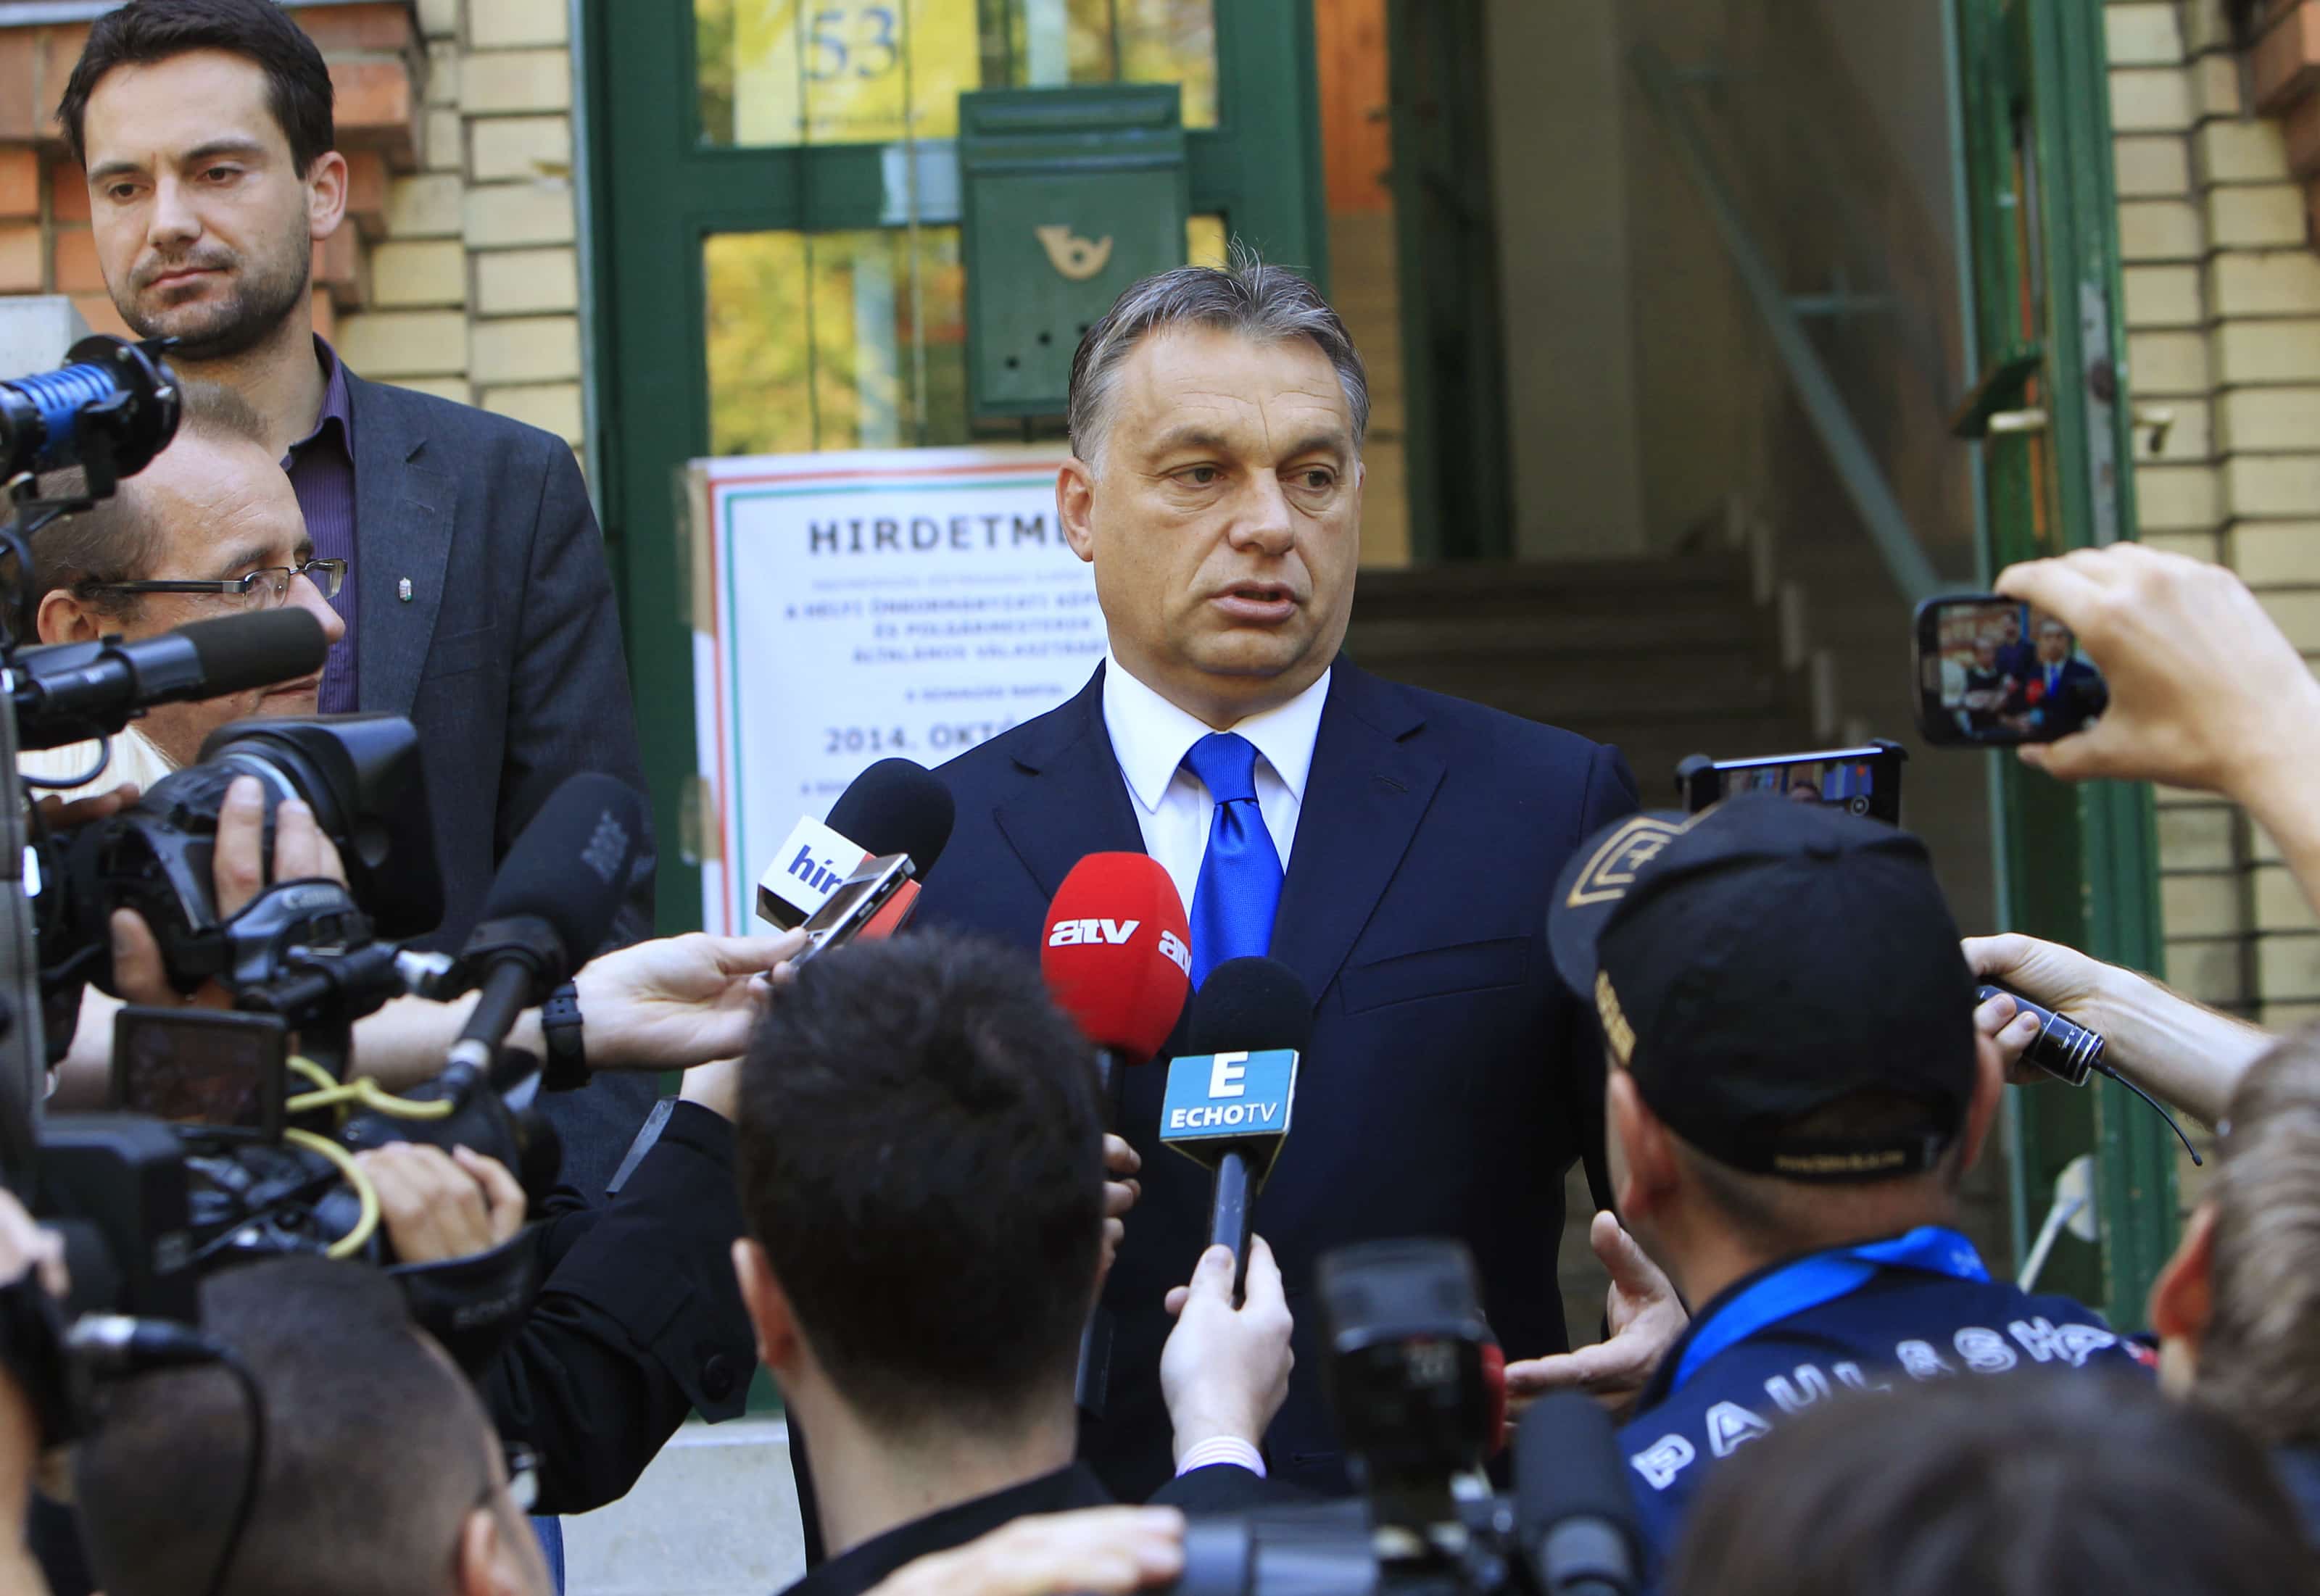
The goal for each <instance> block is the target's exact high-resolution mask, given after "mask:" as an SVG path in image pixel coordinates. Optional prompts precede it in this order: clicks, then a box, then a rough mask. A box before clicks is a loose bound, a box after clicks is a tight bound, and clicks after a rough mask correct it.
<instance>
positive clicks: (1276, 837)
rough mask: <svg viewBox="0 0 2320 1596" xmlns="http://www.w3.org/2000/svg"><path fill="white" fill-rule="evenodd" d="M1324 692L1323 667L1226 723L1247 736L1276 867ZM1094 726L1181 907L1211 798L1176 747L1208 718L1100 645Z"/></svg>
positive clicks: (1198, 734) (1300, 803)
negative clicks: (1282, 698)
mask: <svg viewBox="0 0 2320 1596" xmlns="http://www.w3.org/2000/svg"><path fill="white" fill-rule="evenodd" d="M1328 696H1329V672H1327V671H1324V672H1321V679H1320V680H1319V681H1316V682H1315V683H1314V684H1313V685H1312V686H1310V687H1309V688H1307V689H1306V690H1304V691H1303V692H1301V693H1299V694H1298V695H1297V696H1296V697H1295V698H1293V699H1290V700H1289V702H1287V703H1286V704H1281V705H1277V706H1275V707H1274V708H1271V709H1267V710H1264V711H1263V712H1262V713H1260V714H1256V715H1252V716H1250V717H1248V718H1247V719H1246V720H1243V721H1239V722H1237V723H1236V724H1235V725H1233V726H1229V727H1228V728H1227V729H1228V730H1229V731H1234V732H1237V733H1239V734H1240V735H1242V736H1244V737H1246V738H1247V739H1248V740H1249V741H1250V742H1251V743H1254V744H1256V807H1257V809H1258V811H1259V812H1260V813H1261V814H1263V815H1264V829H1265V831H1266V832H1267V833H1268V834H1271V836H1272V838H1273V849H1274V851H1275V852H1278V853H1279V854H1280V855H1281V869H1282V873H1283V874H1284V875H1285V874H1287V873H1288V870H1289V850H1290V846H1291V844H1292V843H1294V842H1295V841H1296V840H1297V816H1298V814H1299V812H1300V810H1301V809H1302V808H1303V807H1304V803H1305V778H1306V777H1307V775H1309V774H1310V772H1311V771H1312V769H1313V739H1314V738H1315V737H1316V736H1318V735H1319V733H1320V730H1321V706H1322V704H1323V703H1324V702H1325V701H1326V700H1327V699H1328ZM1103 726H1104V730H1105V731H1106V732H1107V733H1109V734H1110V737H1111V752H1112V754H1113V756H1114V757H1115V758H1117V759H1118V760H1119V773H1120V774H1121V775H1122V776H1125V777H1126V778H1127V779H1128V794H1129V796H1130V797H1132V798H1134V799H1135V800H1136V823H1137V825H1138V826H1140V827H1142V828H1143V832H1144V851H1145V852H1146V853H1149V854H1150V855H1152V857H1153V858H1155V859H1156V860H1158V861H1160V864H1161V867H1162V868H1163V869H1165V870H1166V871H1167V872H1168V875H1169V878H1170V879H1172V880H1174V882H1175V883H1176V895H1177V896H1178V897H1182V898H1183V900H1184V912H1185V913H1186V914H1187V915H1189V914H1191V913H1192V888H1193V887H1194V885H1195V884H1197V883H1198V882H1199V880H1200V879H1201V855H1202V854H1204V853H1206V852H1208V848H1209V821H1210V816H1213V815H1214V814H1215V813H1216V808H1217V800H1216V798H1215V797H1214V796H1213V795H1212V794H1210V791H1209V789H1208V788H1207V787H1206V786H1205V785H1204V784H1203V783H1202V782H1201V779H1200V778H1199V777H1198V776H1195V775H1193V774H1192V771H1188V770H1185V769H1184V768H1183V763H1184V755H1185V754H1187V753H1191V752H1192V744H1195V743H1197V742H1199V741H1200V740H1201V738H1203V737H1205V736H1207V735H1209V734H1210V732H1212V731H1214V730H1216V728H1215V727H1214V726H1210V725H1208V724H1207V723H1206V722H1204V721H1202V720H1201V718H1200V717H1198V716H1196V715H1192V714H1191V713H1189V712H1187V711H1186V710H1183V709H1180V708H1177V707H1176V706H1175V705H1174V704H1172V703H1170V702H1169V701H1168V700H1167V699H1164V698H1162V697H1161V696H1160V695H1159V694H1158V693H1156V692H1155V691H1154V690H1152V689H1151V688H1149V687H1147V686H1146V685H1145V684H1144V683H1143V682H1141V681H1137V679H1136V678H1135V677H1134V676H1132V675H1130V674H1129V673H1128V668H1127V667H1126V666H1124V665H1122V664H1121V663H1119V660H1118V659H1116V658H1114V657H1113V656H1112V655H1110V654H1105V656H1104V662H1103Z"/></svg>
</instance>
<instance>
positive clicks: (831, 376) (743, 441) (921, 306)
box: [702, 228, 967, 455]
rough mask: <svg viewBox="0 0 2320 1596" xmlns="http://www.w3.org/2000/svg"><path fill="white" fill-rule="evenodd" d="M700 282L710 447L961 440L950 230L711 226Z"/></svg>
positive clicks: (958, 275) (958, 316)
mask: <svg viewBox="0 0 2320 1596" xmlns="http://www.w3.org/2000/svg"><path fill="white" fill-rule="evenodd" d="M702 282H703V288H704V292H705V296H706V297H705V304H706V307H707V316H706V321H707V326H706V329H705V330H706V334H707V345H708V368H709V436H710V452H711V453H712V454H717V455H784V454H801V453H805V452H809V451H813V450H820V449H890V448H908V447H925V446H930V445H945V444H958V443H964V442H965V441H966V437H967V425H966V316H965V292H966V283H965V274H964V273H963V272H962V271H961V269H960V266H959V237H958V230H957V229H956V228H925V229H921V230H920V232H919V248H918V255H917V257H916V259H915V261H914V260H913V259H912V257H911V235H910V233H909V232H908V231H907V230H902V229H884V230H875V231H864V232H837V233H801V232H790V231H768V232H749V233H715V234H711V236H710V237H709V238H708V239H704V240H703V241H702Z"/></svg>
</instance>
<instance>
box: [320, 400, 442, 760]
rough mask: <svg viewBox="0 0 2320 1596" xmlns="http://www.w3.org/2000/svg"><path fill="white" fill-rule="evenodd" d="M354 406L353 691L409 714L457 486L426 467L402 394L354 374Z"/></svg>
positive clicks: (437, 602) (420, 436)
mask: <svg viewBox="0 0 2320 1596" xmlns="http://www.w3.org/2000/svg"><path fill="white" fill-rule="evenodd" d="M347 402H348V407H349V410H351V411H352V412H353V419H354V439H355V559H356V561H357V564H358V574H357V576H356V582H357V584H358V586H357V597H356V600H355V675H356V683H355V690H356V696H357V698H358V700H359V701H360V704H361V707H362V708H364V709H366V710H370V711H375V712H378V713H382V714H388V715H408V714H410V713H411V705H412V699H415V698H416V697H417V696H418V692H419V676H420V672H421V671H422V670H424V669H425V667H426V664H427V650H428V646H429V645H430V643H431V642H432V641H433V639H434V636H435V616H436V611H437V610H438V609H439V608H440V606H441V604H442V600H443V583H444V581H445V580H446V574H447V573H448V572H449V567H450V559H451V534H452V528H453V526H454V525H455V523H456V522H457V521H458V510H459V503H458V484H457V483H456V482H454V480H453V479H452V477H451V476H450V474H449V473H447V472H441V471H438V470H436V469H434V468H433V467H432V466H431V465H428V464H423V463H422V461H423V458H424V451H425V449H426V447H427V435H426V432H425V429H424V427H423V424H422V423H421V421H420V419H419V417H418V415H417V414H416V413H414V412H415V409H416V407H413V406H410V405H406V404H404V403H403V402H402V401H401V396H400V395H398V394H397V392H395V390H394V389H392V388H389V387H386V386H385V385H383V384H381V383H367V382H365V381H363V380H362V379H361V378H359V377H357V376H356V375H355V374H353V373H352V372H349V373H348V374H347ZM404 582H409V583H410V584H411V597H410V598H409V599H408V600H405V599H404V598H403V596H402V593H403V583H404Z"/></svg>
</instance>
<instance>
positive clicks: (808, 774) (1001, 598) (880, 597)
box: [648, 446, 1104, 934]
mask: <svg viewBox="0 0 2320 1596" xmlns="http://www.w3.org/2000/svg"><path fill="white" fill-rule="evenodd" d="M1066 458H1068V455H1067V453H1066V451H1065V450H1064V449H1063V448H1062V447H1061V446H1047V447H1038V448H1028V447H987V448H961V449H892V450H886V449H880V450H860V451H854V452H846V453H830V454H818V455H760V456H756V457H748V458H737V459H722V460H699V461H695V462H693V464H692V465H691V466H690V467H689V468H688V486H689V489H690V494H689V497H690V500H691V517H692V522H693V525H692V529H691V530H692V535H691V538H690V544H689V547H690V553H691V557H692V561H693V566H692V572H691V577H692V590H693V712H694V715H695V717H696V722H697V724H696V726H695V731H696V734H697V744H698V746H699V749H700V774H701V779H702V783H703V785H704V787H705V789H706V792H705V794H704V796H705V797H706V798H707V799H708V800H709V801H708V803H707V804H706V805H705V806H704V811H705V816H706V817H707V818H709V819H710V820H711V823H712V824H714V825H717V826H718V827H719V828H720V833H719V834H718V835H717V836H716V837H714V838H707V837H704V838H702V842H703V843H704V844H706V845H704V846H703V847H702V850H701V852H702V872H701V891H702V924H703V925H704V926H706V927H707V928H708V929H709V930H711V931H713V932H720V933H728V934H732V933H748V932H751V931H753V930H757V929H762V927H760V926H758V924H757V921H756V919H755V911H754V908H753V904H754V902H755V896H756V889H757V879H758V877H759V876H760V875H762V874H763V873H764V872H765V870H766V866H767V865H768V864H770V863H771V862H772V856H773V852H774V850H775V848H776V847H777V846H778V845H779V843H781V841H782V839H783V838H784V837H785V836H787V835H788V834H789V833H790V829H791V827H793V825H796V823H797V821H798V818H799V816H804V815H811V816H814V817H815V818H817V819H821V818H825V817H827V816H828V815H829V807H830V805H831V804H832V803H834V802H835V801H837V798H838V794H840V793H841V792H843V791H845V790H846V786H847V783H848V782H849V781H851V780H854V778H855V777H856V776H857V775H859V774H860V773H861V772H862V771H864V770H865V769H867V768H868V767H869V766H870V765H872V764H875V763H876V762H878V761H879V760H882V759H886V758H889V757H892V756H894V755H900V756H901V757H902V758H904V759H909V760H915V761H916V762H919V763H920V764H922V765H927V766H929V767H932V766H935V765H938V764H941V763H942V762H944V761H945V760H947V759H949V758H951V757H952V756H953V755H955V754H957V753H962V752H964V751H965V750H966V749H968V748H972V747H974V745H975V744H978V743H981V742H983V741H984V740H986V739H988V738H991V737H994V736H996V735H999V734H1000V733H1001V732H1003V731H1005V730H1006V729H1007V728H1008V727H1010V726H1015V725H1017V724H1018V723H1020V722H1021V721H1025V720H1029V719H1030V718H1031V717H1033V716H1035V715H1040V714H1044V713H1045V712H1046V711H1047V710H1049V709H1052V708H1055V707H1056V705H1058V704H1060V703H1062V702H1064V701H1065V699H1068V698H1070V697H1071V696H1072V695H1073V694H1074V693H1075V692H1077V691H1078V690H1080V689H1081V688H1082V687H1083V686H1084V685H1086V682H1087V679H1088V677H1089V675H1090V673H1092V672H1093V671H1094V669H1095V667H1096V665H1097V663H1099V662H1100V661H1101V659H1102V658H1103V650H1104V628H1103V616H1102V612H1101V610H1100V609H1097V607H1096V601H1095V581H1094V577H1093V575H1092V573H1091V568H1090V567H1089V566H1088V565H1086V564H1084V563H1083V562H1082V561H1081V560H1080V559H1079V557H1078V556H1077V555H1074V554H1073V553H1072V551H1071V549H1070V547H1069V546H1067V545H1066V544H1065V541H1064V536H1063V528H1062V527H1060V526H1059V525H1058V524H1057V522H1056V468H1057V467H1058V466H1060V465H1061V464H1063V462H1064V461H1065V459H1066ZM648 712H649V711H648Z"/></svg>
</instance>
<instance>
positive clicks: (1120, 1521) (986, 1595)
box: [870, 1507, 1184, 1596]
mask: <svg viewBox="0 0 2320 1596" xmlns="http://www.w3.org/2000/svg"><path fill="white" fill-rule="evenodd" d="M1183 1571H1184V1515H1183V1514H1182V1513H1180V1512H1178V1511H1177V1510H1175V1509H1174V1508H1150V1507H1144V1508H1130V1507H1112V1508H1084V1509H1083V1510H1080V1511H1078V1512H1075V1513H1045V1514H1042V1515H1040V1516H1039V1517H1038V1518H1032V1519H1016V1520H1015V1521H1014V1522H1013V1523H1012V1524H1009V1525H1006V1526H1004V1527H1002V1528H998V1529H994V1530H992V1532H991V1533H990V1534H988V1535H986V1536H984V1537H983V1538H982V1539H981V1540H972V1541H969V1542H967V1543H966V1545H965V1546H960V1547H958V1548H956V1550H954V1551H948V1552H936V1553H934V1554H932V1555H929V1556H925V1557H921V1558H920V1559H919V1560H918V1561H917V1562H916V1563H909V1564H903V1566H902V1567H901V1568H899V1569H897V1570H896V1571H895V1572H894V1573H891V1574H888V1575H887V1576H886V1578H885V1580H884V1582H881V1583H880V1584H878V1585H877V1586H875V1587H874V1588H873V1589H872V1591H871V1592H870V1596H1128V1592H1129V1591H1146V1590H1150V1589H1152V1588H1153V1587H1154V1586H1155V1585H1165V1584H1166V1583H1167V1582H1169V1581H1170V1580H1173V1579H1174V1578H1175V1577H1176V1576H1177V1575H1178V1574H1180V1573H1183Z"/></svg>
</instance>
